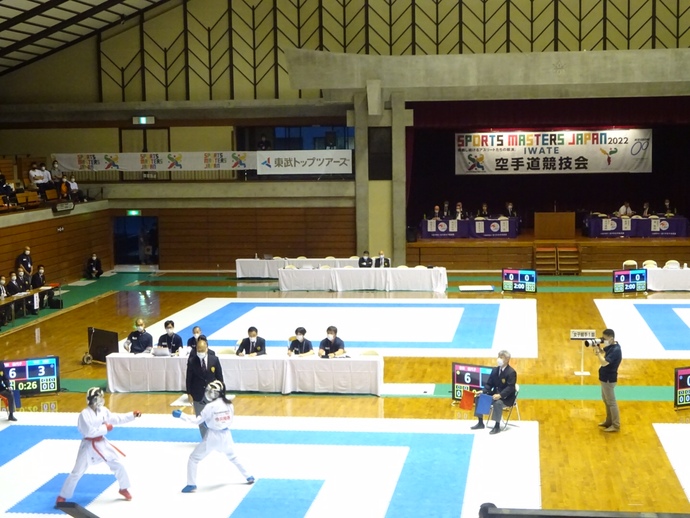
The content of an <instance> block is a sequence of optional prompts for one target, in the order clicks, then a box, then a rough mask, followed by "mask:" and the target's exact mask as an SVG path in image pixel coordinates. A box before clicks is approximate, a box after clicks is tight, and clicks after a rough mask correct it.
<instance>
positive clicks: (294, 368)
mask: <svg viewBox="0 0 690 518" xmlns="http://www.w3.org/2000/svg"><path fill="white" fill-rule="evenodd" d="M218 358H219V359H220V363H221V366H222V367H223V379H224V381H225V384H226V388H227V390H228V391H231V392H241V391H251V392H280V393H283V394H289V393H291V392H325V393H342V394H375V395H377V396H380V395H381V389H382V388H383V358H381V357H380V356H357V357H354V358H332V359H328V360H325V359H323V358H319V357H317V356H305V357H288V356H285V357H281V358H278V357H272V356H268V355H264V356H256V357H246V356H245V357H239V356H234V355H222V354H219V355H218ZM105 360H106V370H107V376H108V391H109V392H184V391H185V390H186V387H185V379H186V374H187V358H186V357H177V356H172V357H162V358H156V357H153V356H151V355H148V354H137V355H134V354H128V353H113V354H109V355H108V356H107V357H106V359H105Z"/></svg>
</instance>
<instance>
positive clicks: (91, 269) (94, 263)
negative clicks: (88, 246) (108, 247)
mask: <svg viewBox="0 0 690 518" xmlns="http://www.w3.org/2000/svg"><path fill="white" fill-rule="evenodd" d="M101 275H103V268H102V267H101V260H100V259H99V258H98V256H97V255H96V252H94V253H92V254H91V257H90V258H89V260H88V262H87V263H86V278H87V279H98V278H99V277H100V276H101Z"/></svg>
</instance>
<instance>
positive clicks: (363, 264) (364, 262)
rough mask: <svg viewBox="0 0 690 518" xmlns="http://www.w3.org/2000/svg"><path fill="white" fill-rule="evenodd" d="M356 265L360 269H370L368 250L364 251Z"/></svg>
mask: <svg viewBox="0 0 690 518" xmlns="http://www.w3.org/2000/svg"><path fill="white" fill-rule="evenodd" d="M358 264H359V267H360V268H371V266H372V265H373V261H372V260H371V257H369V250H365V251H364V253H363V254H362V257H360V258H359V263H358Z"/></svg>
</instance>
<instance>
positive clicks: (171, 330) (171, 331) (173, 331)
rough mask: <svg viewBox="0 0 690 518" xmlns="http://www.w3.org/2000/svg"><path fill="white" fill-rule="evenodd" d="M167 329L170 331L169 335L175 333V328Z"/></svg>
mask: <svg viewBox="0 0 690 518" xmlns="http://www.w3.org/2000/svg"><path fill="white" fill-rule="evenodd" d="M167 331H168V336H172V335H174V334H175V330H174V329H168V330H167Z"/></svg>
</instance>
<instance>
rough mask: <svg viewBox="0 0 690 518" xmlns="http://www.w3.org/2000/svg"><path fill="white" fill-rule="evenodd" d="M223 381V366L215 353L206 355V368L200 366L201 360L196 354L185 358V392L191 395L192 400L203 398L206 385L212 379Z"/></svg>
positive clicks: (198, 400)
mask: <svg viewBox="0 0 690 518" xmlns="http://www.w3.org/2000/svg"><path fill="white" fill-rule="evenodd" d="M215 380H218V381H223V368H222V367H221V366H220V360H219V359H218V357H217V356H216V355H215V354H207V355H206V370H203V369H202V368H201V360H200V359H199V357H198V356H197V355H196V354H193V355H190V356H189V358H188V359H187V394H191V395H192V399H193V400H194V401H197V402H200V401H201V400H202V399H204V392H205V391H206V385H208V384H209V383H210V382H212V381H215Z"/></svg>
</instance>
